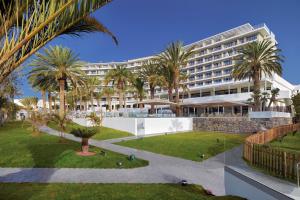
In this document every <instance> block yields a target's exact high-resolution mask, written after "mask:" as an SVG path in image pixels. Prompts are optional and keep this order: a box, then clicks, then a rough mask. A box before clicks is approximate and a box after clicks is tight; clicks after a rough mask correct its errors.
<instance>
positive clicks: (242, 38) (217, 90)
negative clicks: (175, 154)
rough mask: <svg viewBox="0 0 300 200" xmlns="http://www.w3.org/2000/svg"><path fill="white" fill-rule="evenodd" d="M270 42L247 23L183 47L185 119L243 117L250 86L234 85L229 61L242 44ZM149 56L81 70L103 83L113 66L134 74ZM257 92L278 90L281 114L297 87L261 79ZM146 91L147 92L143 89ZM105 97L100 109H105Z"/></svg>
mask: <svg viewBox="0 0 300 200" xmlns="http://www.w3.org/2000/svg"><path fill="white" fill-rule="evenodd" d="M265 38H267V39H270V40H271V41H272V42H274V43H277V41H276V39H275V35H274V34H273V33H272V32H271V31H270V29H269V28H268V27H267V26H266V25H265V24H261V25H256V26H252V25H251V24H249V23H247V24H244V25H241V26H238V27H236V28H233V29H230V30H227V31H225V32H222V33H219V34H216V35H214V36H211V37H208V38H205V39H202V40H199V41H197V42H194V43H192V44H189V45H186V46H185V48H188V47H190V46H192V45H195V46H196V48H195V50H194V51H196V54H195V55H194V56H193V57H192V58H190V59H189V61H188V63H187V65H186V66H182V72H183V73H186V74H188V80H187V81H186V82H185V84H186V85H187V86H188V88H189V92H188V94H187V93H186V92H185V93H183V91H181V92H180V98H181V99H182V104H181V105H182V108H183V113H184V114H185V115H188V114H189V115H196V116H201V115H203V114H211V113H216V112H217V113H231V114H240V115H244V114H247V113H248V109H249V106H248V104H247V101H248V99H249V98H251V94H252V90H253V86H252V83H251V82H249V80H241V81H235V80H233V78H232V77H231V72H232V70H233V66H234V60H233V57H234V56H236V55H237V54H238V49H240V48H242V47H243V46H245V45H246V44H249V43H251V42H254V41H261V40H263V39H265ZM152 57H153V56H149V57H143V58H137V59H132V60H128V61H125V62H108V63H89V64H88V65H87V66H85V67H84V68H82V69H83V70H84V71H85V72H86V74H87V75H89V76H97V77H99V79H103V78H104V76H105V74H106V73H107V72H108V71H109V70H110V69H113V68H115V67H116V66H117V65H125V66H126V67H127V68H128V69H130V70H133V71H134V70H137V69H138V68H139V67H141V65H142V64H143V62H144V61H147V60H149V59H151V58H152ZM261 86H262V88H261V91H262V92H264V91H266V92H270V91H271V89H273V88H279V89H280V94H279V96H278V97H277V98H278V99H279V100H280V101H279V102H278V103H277V104H276V105H274V107H275V106H276V107H277V108H278V107H280V108H282V109H283V110H285V109H286V106H288V105H289V99H290V97H291V95H292V93H293V91H294V90H295V89H296V88H297V86H294V85H292V84H291V83H289V82H288V81H286V80H284V79H283V78H282V77H280V76H278V75H274V76H273V77H266V76H264V77H262V80H261ZM146 89H147V88H146ZM155 96H156V97H157V98H163V99H166V98H167V90H164V89H163V88H156V93H155ZM135 103H136V100H135V99H134V98H133V97H132V95H131V94H127V95H126V107H128V108H131V107H134V106H135ZM106 104H107V103H106V100H105V97H103V99H102V105H101V107H105V106H106ZM112 104H113V107H114V109H116V108H117V107H118V97H117V96H115V97H114V98H113V103H112Z"/></svg>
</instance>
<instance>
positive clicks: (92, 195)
mask: <svg viewBox="0 0 300 200" xmlns="http://www.w3.org/2000/svg"><path fill="white" fill-rule="evenodd" d="M16 191H17V192H16ZM0 199H3V200H4V199H5V200H21V199H22V200H29V199H30V200H38V199H47V200H57V199H59V200H81V199H88V200H98V199H109V200H123V199H131V200H152V199H155V200H167V199H172V200H185V199H192V200H242V198H239V197H233V196H226V197H214V196H207V195H206V194H205V193H204V190H203V189H202V188H201V187H199V186H195V185H188V186H185V187H183V186H180V185H175V184H31V183H21V184H20V183H1V184H0Z"/></svg>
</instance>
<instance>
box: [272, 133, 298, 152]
mask: <svg viewBox="0 0 300 200" xmlns="http://www.w3.org/2000/svg"><path fill="white" fill-rule="evenodd" d="M269 144H270V145H271V146H272V147H276V148H281V149H285V150H287V151H296V152H299V153H300V132H297V133H296V134H295V135H294V136H293V134H292V133H289V134H288V135H287V136H285V137H284V138H283V139H282V141H281V142H280V141H279V140H274V141H272V142H270V143H269Z"/></svg>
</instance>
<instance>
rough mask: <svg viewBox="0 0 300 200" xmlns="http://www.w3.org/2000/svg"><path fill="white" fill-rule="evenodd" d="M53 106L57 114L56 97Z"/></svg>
mask: <svg viewBox="0 0 300 200" xmlns="http://www.w3.org/2000/svg"><path fill="white" fill-rule="evenodd" d="M53 106H54V111H55V112H56V99H55V97H54V98H53Z"/></svg>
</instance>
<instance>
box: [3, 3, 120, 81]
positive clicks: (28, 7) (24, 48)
mask: <svg viewBox="0 0 300 200" xmlns="http://www.w3.org/2000/svg"><path fill="white" fill-rule="evenodd" d="M110 1H111V0H85V1H74V0H67V1H61V0H39V1H33V0H29V1H23V0H14V1H1V2H0V40H1V41H3V45H2V46H1V47H0V83H1V82H3V80H4V79H5V77H7V76H8V75H9V74H11V73H12V72H13V71H14V70H15V69H16V68H18V67H19V66H20V65H21V64H22V63H23V62H24V61H25V60H26V59H27V58H29V57H30V56H31V55H32V54H34V53H36V52H37V51H38V50H39V49H40V48H42V47H43V46H44V45H46V44H47V43H48V42H50V41H51V40H53V39H54V38H56V37H58V36H61V35H72V36H80V35H81V33H90V32H102V33H106V34H108V35H110V36H111V37H112V38H113V39H114V41H115V42H117V40H116V38H115V36H114V35H113V34H112V33H111V32H110V31H109V30H108V29H107V28H106V27H105V26H104V25H102V24H101V23H100V22H99V21H97V20H96V19H95V18H94V17H92V16H90V14H91V13H92V12H94V11H95V10H97V9H99V8H101V7H103V6H105V5H106V4H108V3H109V2H110Z"/></svg>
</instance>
